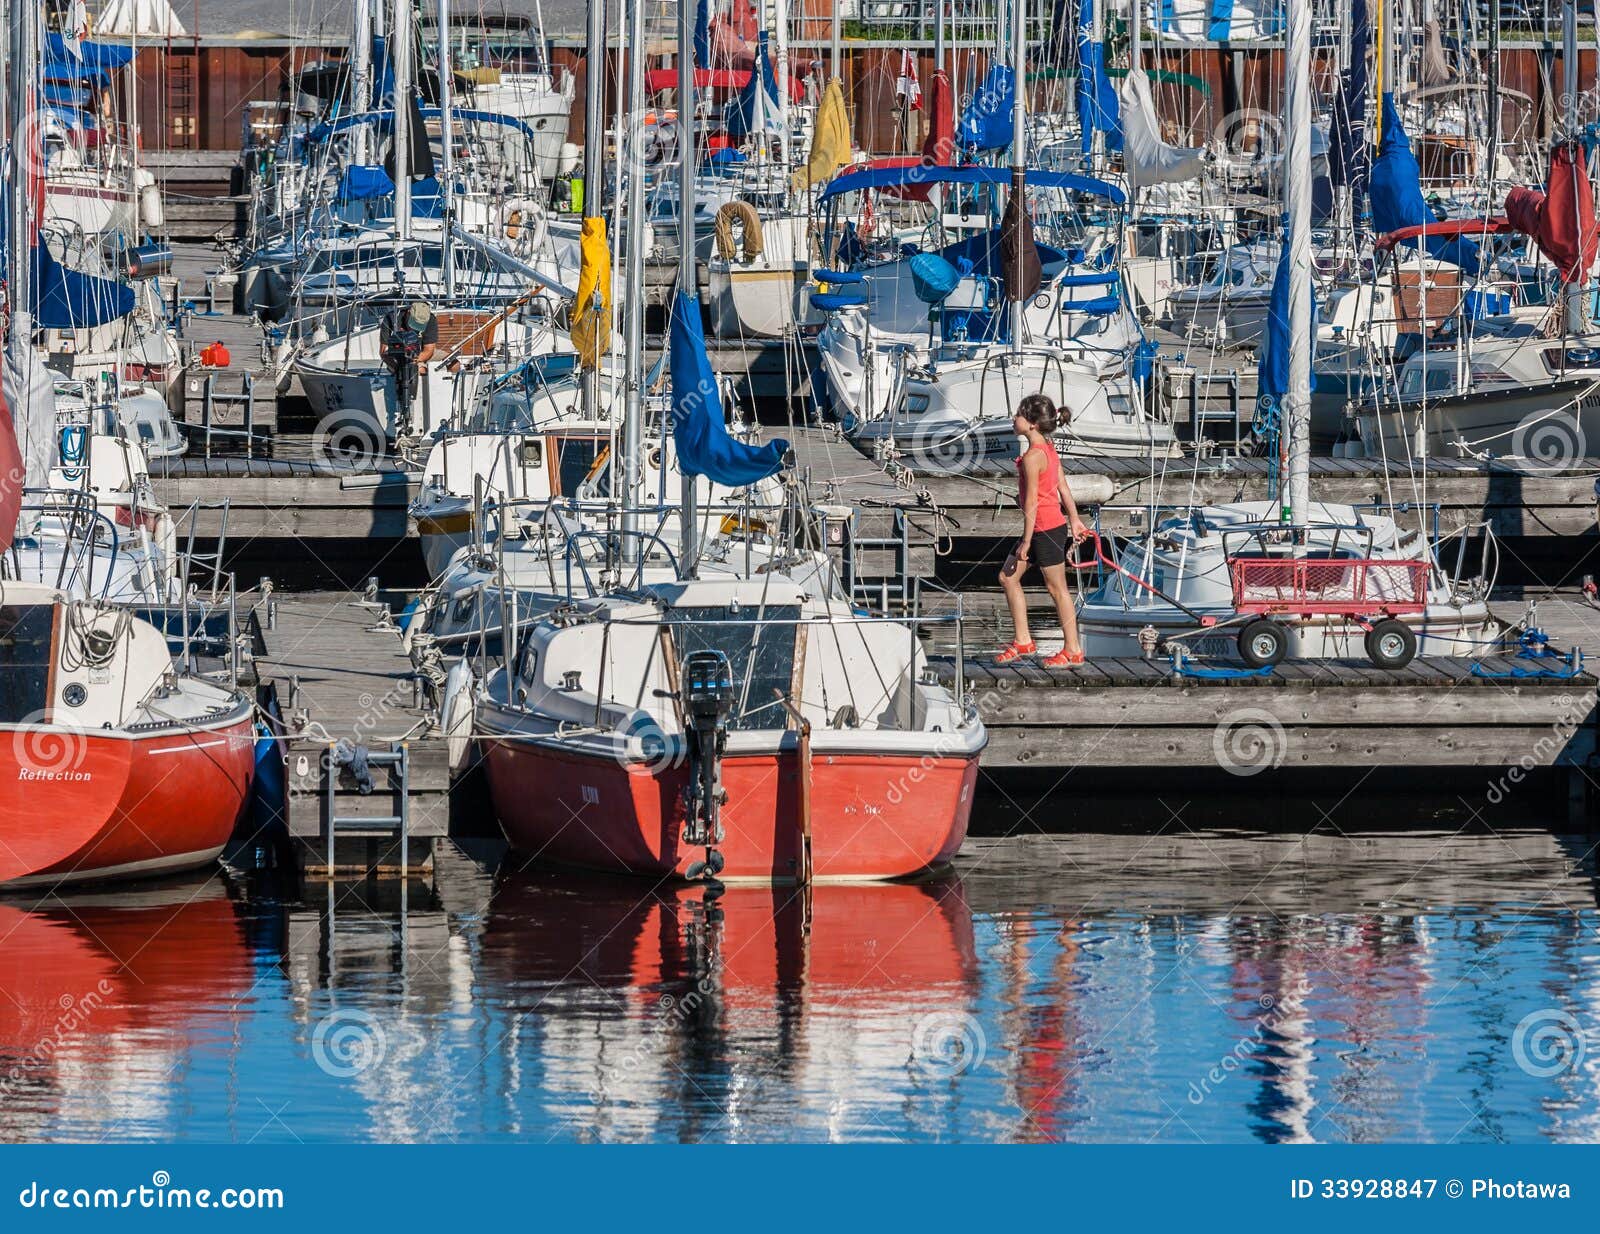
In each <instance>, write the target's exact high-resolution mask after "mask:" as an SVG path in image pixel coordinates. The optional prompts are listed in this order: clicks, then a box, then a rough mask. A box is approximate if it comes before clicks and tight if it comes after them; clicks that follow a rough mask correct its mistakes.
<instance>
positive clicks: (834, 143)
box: [794, 77, 850, 192]
mask: <svg viewBox="0 0 1600 1234" xmlns="http://www.w3.org/2000/svg"><path fill="white" fill-rule="evenodd" d="M849 161H850V115H849V113H848V112H847V111H846V110H845V106H844V87H843V86H841V85H840V84H839V79H838V78H837V77H835V78H834V79H833V80H831V81H830V82H829V83H828V85H827V88H826V89H825V90H823V92H822V102H821V103H820V104H819V105H818V107H817V121H816V124H815V125H814V126H813V128H812V131H811V157H810V158H808V159H807V160H806V165H805V166H804V167H802V168H800V169H799V170H798V171H796V172H795V173H794V185H795V188H796V190H798V191H800V192H804V191H805V190H806V189H809V188H811V187H812V186H813V185H817V184H826V183H827V182H828V181H829V180H832V179H833V173H834V172H836V171H838V170H839V168H841V167H843V166H844V165H845V164H846V163H848V162H849Z"/></svg>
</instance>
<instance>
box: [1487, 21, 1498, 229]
mask: <svg viewBox="0 0 1600 1234" xmlns="http://www.w3.org/2000/svg"><path fill="white" fill-rule="evenodd" d="M1488 107H1489V115H1488V117H1487V119H1488V121H1489V123H1488V129H1489V133H1488V138H1489V140H1488V146H1489V200H1490V201H1496V200H1498V198H1496V197H1495V192H1494V179H1495V173H1496V172H1497V171H1498V170H1499V168H1500V0H1489V103H1488Z"/></svg>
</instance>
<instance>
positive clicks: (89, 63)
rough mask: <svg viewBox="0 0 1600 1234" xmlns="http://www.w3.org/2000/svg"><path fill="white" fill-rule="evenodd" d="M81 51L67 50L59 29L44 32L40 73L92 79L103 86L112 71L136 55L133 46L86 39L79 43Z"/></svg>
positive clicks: (59, 77)
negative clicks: (42, 59)
mask: <svg viewBox="0 0 1600 1234" xmlns="http://www.w3.org/2000/svg"><path fill="white" fill-rule="evenodd" d="M78 50H79V52H80V53H81V54H80V55H77V56H74V55H73V54H72V52H70V51H69V50H67V45H66V42H65V41H64V40H63V39H62V37H61V35H60V34H59V33H58V32H56V31H51V32H50V33H49V34H47V35H46V36H45V44H44V70H43V72H41V73H40V76H41V77H43V78H44V80H46V81H90V82H93V83H94V84H95V85H97V86H104V85H106V84H107V83H108V82H109V81H110V80H111V74H112V73H113V72H115V71H116V70H117V69H120V68H123V67H125V66H126V65H127V63H128V61H130V60H132V59H133V48H132V47H125V46H123V45H122V44H120V43H91V42H88V41H87V40H85V41H84V42H82V43H80V44H79V45H78Z"/></svg>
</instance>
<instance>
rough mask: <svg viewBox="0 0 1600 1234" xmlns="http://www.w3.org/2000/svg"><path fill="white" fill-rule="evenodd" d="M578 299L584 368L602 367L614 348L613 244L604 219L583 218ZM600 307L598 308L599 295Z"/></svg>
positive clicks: (577, 336) (576, 320)
mask: <svg viewBox="0 0 1600 1234" xmlns="http://www.w3.org/2000/svg"><path fill="white" fill-rule="evenodd" d="M579 246H580V265H579V267H578V298H577V300H576V302H574V304H573V306H572V342H573V345H574V346H576V347H577V349H578V362H579V363H580V364H582V365H583V367H584V368H598V367H599V366H600V357H601V356H603V355H605V353H606V352H607V351H608V350H610V348H611V299H612V292H611V246H610V245H609V244H607V243H606V221H605V219H603V218H591V219H584V220H583V233H582V236H581V239H580V241H579ZM596 293H598V294H599V296H600V307H599V309H598V310H596V308H595V295H596Z"/></svg>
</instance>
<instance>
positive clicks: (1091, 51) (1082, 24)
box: [1077, 0, 1122, 154]
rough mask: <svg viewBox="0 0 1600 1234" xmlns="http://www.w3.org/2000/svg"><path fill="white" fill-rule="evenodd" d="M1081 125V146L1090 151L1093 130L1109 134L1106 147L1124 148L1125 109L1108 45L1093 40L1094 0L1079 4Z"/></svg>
mask: <svg viewBox="0 0 1600 1234" xmlns="http://www.w3.org/2000/svg"><path fill="white" fill-rule="evenodd" d="M1077 95H1078V127H1079V141H1080V143H1081V144H1080V147H1079V148H1080V149H1081V150H1082V151H1083V153H1085V154H1088V153H1089V151H1090V150H1091V149H1092V148H1093V146H1094V134H1095V133H1096V132H1101V133H1104V134H1105V135H1106V149H1107V150H1120V149H1122V113H1121V110H1120V109H1119V107H1118V105H1117V92H1116V90H1115V89H1114V88H1113V87H1112V85H1111V75H1110V74H1109V73H1107V72H1106V49H1105V44H1104V43H1103V42H1101V43H1096V42H1095V41H1094V0H1082V2H1081V3H1080V4H1079V5H1078V89H1077Z"/></svg>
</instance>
